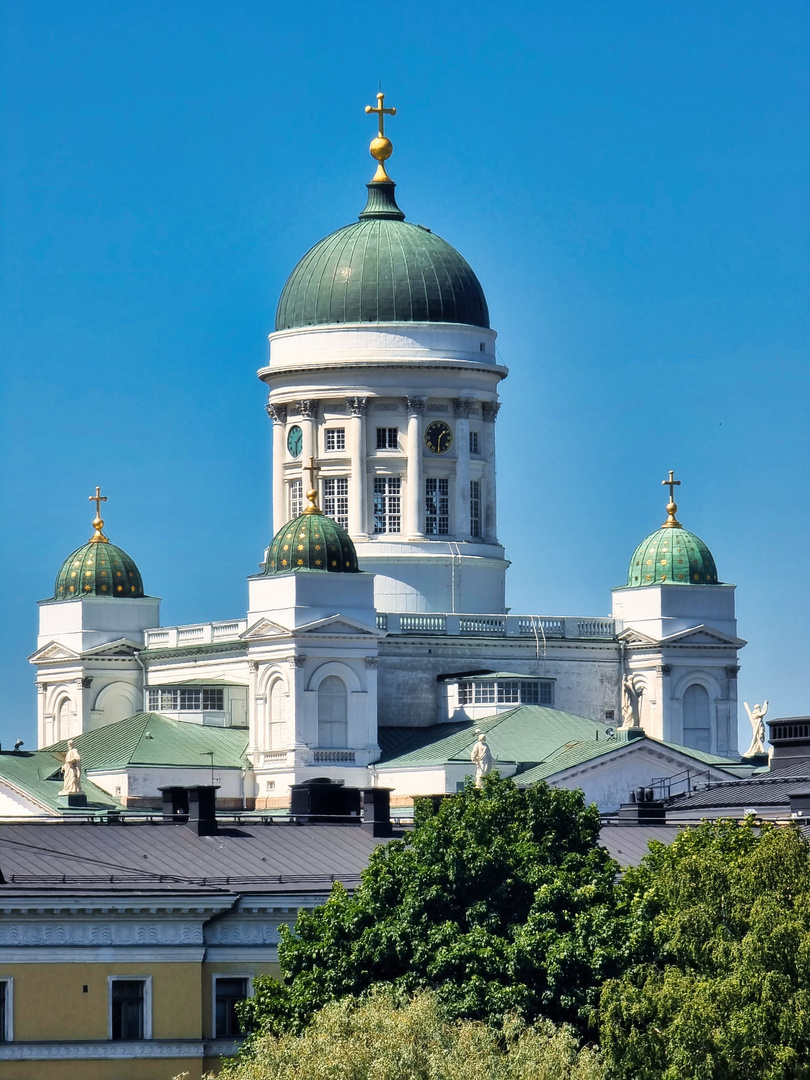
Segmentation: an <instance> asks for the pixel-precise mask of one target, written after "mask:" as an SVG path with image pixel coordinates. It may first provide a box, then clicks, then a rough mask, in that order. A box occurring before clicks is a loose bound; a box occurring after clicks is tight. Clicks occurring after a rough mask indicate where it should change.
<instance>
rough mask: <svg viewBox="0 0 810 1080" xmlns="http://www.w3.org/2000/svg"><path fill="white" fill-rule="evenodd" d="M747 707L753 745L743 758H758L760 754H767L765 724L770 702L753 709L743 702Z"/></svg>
mask: <svg viewBox="0 0 810 1080" xmlns="http://www.w3.org/2000/svg"><path fill="white" fill-rule="evenodd" d="M743 705H745V711H746V712H747V713H748V719H749V720H750V721H751V728H752V729H753V730H752V732H751V745H750V746H749V747H748V749H747V750H746V751H745V753H744V754H743V757H757V755H759V754H765V753H767V751H766V749H765V724H764V723H763V720H764V717H765V713H766V712H767V711H768V702H767V701H765V702H763V704H762V705H755V706H754V707H753V709H752V708H751V706H750V705H749V704H748V702H747V701H744V702H743Z"/></svg>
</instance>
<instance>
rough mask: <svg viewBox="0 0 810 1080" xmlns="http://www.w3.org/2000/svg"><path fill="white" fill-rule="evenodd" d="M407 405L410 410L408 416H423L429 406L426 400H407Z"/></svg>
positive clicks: (410, 398)
mask: <svg viewBox="0 0 810 1080" xmlns="http://www.w3.org/2000/svg"><path fill="white" fill-rule="evenodd" d="M405 405H406V407H407V409H408V416H421V415H422V413H423V412H424V411H425V407H426V406H427V399H426V398H413V397H409V398H405Z"/></svg>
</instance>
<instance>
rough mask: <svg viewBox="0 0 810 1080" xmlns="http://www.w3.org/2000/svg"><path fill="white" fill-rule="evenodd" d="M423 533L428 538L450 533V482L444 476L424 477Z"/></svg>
mask: <svg viewBox="0 0 810 1080" xmlns="http://www.w3.org/2000/svg"><path fill="white" fill-rule="evenodd" d="M425 532H426V533H427V535H428V536H446V535H447V534H448V533H449V532H450V481H449V480H448V479H447V477H446V476H426V477H425Z"/></svg>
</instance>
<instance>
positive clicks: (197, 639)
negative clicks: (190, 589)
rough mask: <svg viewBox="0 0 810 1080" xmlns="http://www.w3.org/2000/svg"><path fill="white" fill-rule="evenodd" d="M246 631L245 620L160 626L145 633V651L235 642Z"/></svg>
mask: <svg viewBox="0 0 810 1080" xmlns="http://www.w3.org/2000/svg"><path fill="white" fill-rule="evenodd" d="M245 630H247V619H229V620H228V621H227V622H210V623H194V624H193V625H192V626H160V627H156V628H155V629H154V630H147V631H146V635H145V636H146V648H147V649H176V648H178V646H179V647H181V648H182V647H183V646H184V645H211V644H215V643H219V642H221V641H236V639H237V638H238V637H239V635H240V634H242V633H244V631H245Z"/></svg>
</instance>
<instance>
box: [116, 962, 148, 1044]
mask: <svg viewBox="0 0 810 1080" xmlns="http://www.w3.org/2000/svg"><path fill="white" fill-rule="evenodd" d="M109 984H110V1038H111V1039H113V1040H115V1041H117V1042H118V1041H120V1042H129V1041H131V1040H134V1039H149V1038H151V1037H152V1032H151V1017H150V1015H149V1013H150V1009H149V1005H150V1004H151V1002H149V1000H148V998H149V996H150V995H149V989H150V987H149V980H148V979H119V978H112V977H111V978H110V980H109Z"/></svg>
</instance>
